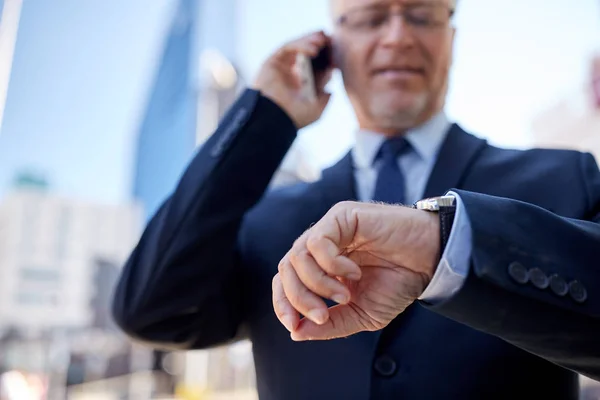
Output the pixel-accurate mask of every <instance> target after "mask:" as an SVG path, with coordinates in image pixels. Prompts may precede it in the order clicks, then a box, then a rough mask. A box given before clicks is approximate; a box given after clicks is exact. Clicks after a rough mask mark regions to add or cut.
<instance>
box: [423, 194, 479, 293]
mask: <svg viewBox="0 0 600 400" xmlns="http://www.w3.org/2000/svg"><path fill="white" fill-rule="evenodd" d="M447 194H448V195H453V196H455V197H456V215H455V216H454V222H453V224H452V230H451V231H450V238H449V239H448V243H447V244H446V248H445V249H444V254H442V258H441V260H440V263H439V264H438V267H437V270H436V271H435V274H434V275H433V278H432V279H431V282H429V285H428V286H427V288H426V289H425V291H424V292H423V294H422V295H421V297H419V300H423V301H425V302H427V303H429V304H436V303H441V302H443V301H444V300H447V299H449V298H450V297H452V296H453V295H454V294H455V293H456V292H458V291H459V290H460V289H461V288H462V285H463V284H464V282H465V279H466V278H467V275H468V273H469V267H470V260H471V252H472V250H473V242H472V236H473V232H472V231H471V223H470V221H469V217H468V216H467V212H466V210H465V206H464V204H463V202H462V200H461V198H460V197H459V196H458V195H457V194H456V193H454V192H448V193H447Z"/></svg>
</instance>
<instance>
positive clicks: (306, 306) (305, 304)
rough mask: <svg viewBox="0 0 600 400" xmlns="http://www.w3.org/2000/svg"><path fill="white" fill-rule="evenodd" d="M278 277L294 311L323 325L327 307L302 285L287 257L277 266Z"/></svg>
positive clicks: (327, 315) (325, 319)
mask: <svg viewBox="0 0 600 400" xmlns="http://www.w3.org/2000/svg"><path fill="white" fill-rule="evenodd" d="M279 275H280V276H281V283H282V285H283V292H284V294H285V297H286V298H287V299H288V301H289V303H290V304H291V306H292V307H293V308H294V310H296V311H298V312H300V313H301V314H303V315H304V316H306V317H307V318H309V319H310V320H311V321H313V322H315V323H317V324H323V323H325V321H327V319H328V318H329V313H328V311H327V305H326V304H325V302H324V301H323V300H322V299H321V298H320V297H319V296H317V295H316V294H315V293H314V292H312V291H311V290H309V289H308V288H307V287H306V285H304V283H302V281H301V280H300V278H299V277H298V274H297V273H296V270H295V268H294V266H293V265H292V263H291V262H290V260H289V258H288V257H284V259H283V260H282V261H281V263H280V264H279ZM338 283H339V282H338ZM348 297H349V295H348Z"/></svg>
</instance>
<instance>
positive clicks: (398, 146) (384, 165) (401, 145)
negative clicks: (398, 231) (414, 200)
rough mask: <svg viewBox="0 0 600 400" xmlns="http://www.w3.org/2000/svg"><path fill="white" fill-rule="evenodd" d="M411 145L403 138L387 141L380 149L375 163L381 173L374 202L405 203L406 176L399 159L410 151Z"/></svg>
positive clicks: (378, 175) (379, 173)
mask: <svg viewBox="0 0 600 400" xmlns="http://www.w3.org/2000/svg"><path fill="white" fill-rule="evenodd" d="M409 147H410V144H409V143H408V142H407V141H406V139H404V138H403V137H399V138H393V139H388V140H386V141H385V142H384V143H383V144H382V145H381V148H380V149H379V152H378V153H377V156H376V157H375V161H376V162H378V163H379V164H380V165H379V172H378V174H377V183H376V184H375V192H374V194H373V200H375V201H382V202H384V203H391V204H398V203H404V202H405V201H406V200H405V194H404V185H405V182H404V175H403V174H402V171H401V170H400V167H399V166H398V157H399V156H400V155H401V154H402V153H403V152H405V151H406V150H408V149H409Z"/></svg>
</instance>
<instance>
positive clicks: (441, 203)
mask: <svg viewBox="0 0 600 400" xmlns="http://www.w3.org/2000/svg"><path fill="white" fill-rule="evenodd" d="M413 208H416V209H417V210H424V211H429V212H437V213H438V214H439V216H440V240H441V243H440V245H441V247H440V254H443V253H444V249H445V248H446V244H447V243H448V239H450V232H451V231H452V223H453V222H454V215H455V214H456V197H454V196H452V195H446V196H440V197H431V198H428V199H423V200H419V201H417V202H416V203H415V204H413Z"/></svg>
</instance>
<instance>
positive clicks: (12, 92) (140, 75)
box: [0, 0, 600, 203]
mask: <svg viewBox="0 0 600 400" xmlns="http://www.w3.org/2000/svg"><path fill="white" fill-rule="evenodd" d="M205 1H217V0H205ZM174 4H175V0H152V1H148V0H127V1H122V0H86V1H81V0H55V1H44V0H28V1H24V6H23V11H22V16H21V25H20V29H19V36H18V41H17V47H16V50H15V58H14V64H13V74H12V78H11V82H10V86H9V92H8V97H7V106H6V110H5V119H4V122H3V127H2V132H1V133H0V193H1V192H2V190H6V188H7V186H8V183H9V182H10V179H11V178H12V176H13V175H14V173H15V171H16V170H18V169H21V168H24V167H27V168H33V169H36V170H40V171H43V172H44V173H46V174H47V176H48V178H49V180H50V182H51V184H52V187H53V188H54V190H56V191H58V192H60V193H63V194H66V195H71V196H76V197H84V198H90V199H93V200H95V201H98V202H104V203H118V202H123V201H128V199H129V196H130V193H131V178H132V176H131V173H132V166H133V160H132V157H133V155H134V144H135V139H136V130H137V128H138V126H139V124H140V119H141V117H142V112H143V110H144V106H145V101H146V96H147V94H148V93H149V90H150V87H149V86H150V84H151V82H152V77H153V73H154V70H155V68H156V63H157V60H158V57H159V55H160V50H161V46H162V40H163V38H164V35H165V29H166V27H167V26H168V24H169V22H170V16H171V13H172V11H173V8H174ZM455 23H456V25H457V29H458V34H457V38H456V43H455V56H454V66H453V70H452V75H451V83H450V92H449V97H448V103H447V113H448V115H449V117H450V118H451V119H452V120H454V121H457V122H458V123H460V124H461V125H462V126H463V127H464V128H466V129H467V130H469V131H471V132H473V133H475V134H477V135H479V136H481V137H485V138H488V139H489V140H490V141H491V142H492V143H494V144H497V145H500V146H510V147H527V146H529V145H530V142H531V137H530V124H531V120H532V118H533V117H534V116H535V115H536V114H537V113H539V112H541V111H543V110H544V109H545V108H547V107H549V106H550V105H551V104H552V103H553V102H555V101H557V100H559V99H560V98H561V97H563V96H565V95H567V94H568V93H570V92H572V91H574V90H577V88H578V87H579V86H580V85H582V84H583V82H584V80H585V78H586V76H585V73H586V72H587V70H586V68H587V64H586V60H587V59H588V57H589V56H590V55H591V53H592V52H593V51H594V50H600V1H598V0H576V1H573V0H527V1H523V0H504V1H502V2H498V1H493V0H461V1H460V2H459V10H458V14H457V16H456V22H455ZM208 28H210V29H208ZM221 29H224V30H227V32H228V33H230V32H231V30H232V29H235V32H236V33H235V34H236V37H237V38H238V42H237V45H236V46H237V58H238V64H239V65H240V67H241V69H242V72H243V75H244V76H245V77H246V78H247V79H248V80H250V79H252V77H254V76H255V74H256V72H257V70H258V68H259V66H260V64H261V63H262V61H263V60H264V59H265V58H266V57H267V56H268V55H269V54H270V53H271V52H272V51H273V50H274V49H276V48H277V47H278V46H279V45H281V44H282V43H283V42H284V41H286V40H289V39H291V38H294V37H297V36H299V35H302V34H304V33H306V32H308V31H311V30H316V29H326V30H328V29H329V19H328V14H327V7H326V5H325V1H324V0H303V1H301V2H290V1H281V0H241V1H240V5H239V10H238V14H237V20H236V21H230V22H227V21H222V23H219V24H217V23H215V21H211V24H206V28H205V29H204V32H205V34H207V35H213V36H214V37H215V38H219V37H220V35H222V33H223V31H220V30H221ZM213 42H214V43H218V40H215V41H213ZM331 90H332V91H333V94H334V95H333V99H332V102H331V104H330V106H329V107H328V108H327V110H326V111H325V114H324V116H323V117H322V118H321V120H320V121H319V122H317V123H316V124H314V125H313V126H311V127H309V128H307V129H305V130H303V132H301V135H300V137H299V139H298V140H297V143H296V146H299V147H300V148H302V150H303V151H305V152H307V153H308V154H310V156H311V157H312V160H313V162H314V163H315V164H316V165H318V166H326V165H328V164H331V163H333V162H334V161H335V160H336V159H337V158H339V157H340V156H341V155H342V154H343V153H344V152H345V151H346V150H347V149H348V147H349V146H350V145H351V143H352V137H353V136H352V135H353V132H354V130H355V128H356V121H355V119H354V116H353V114H352V110H351V108H350V106H349V104H348V101H347V99H346V98H345V96H344V93H343V89H342V87H341V82H340V79H339V77H337V76H336V77H335V79H334V81H333V82H332V83H331Z"/></svg>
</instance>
